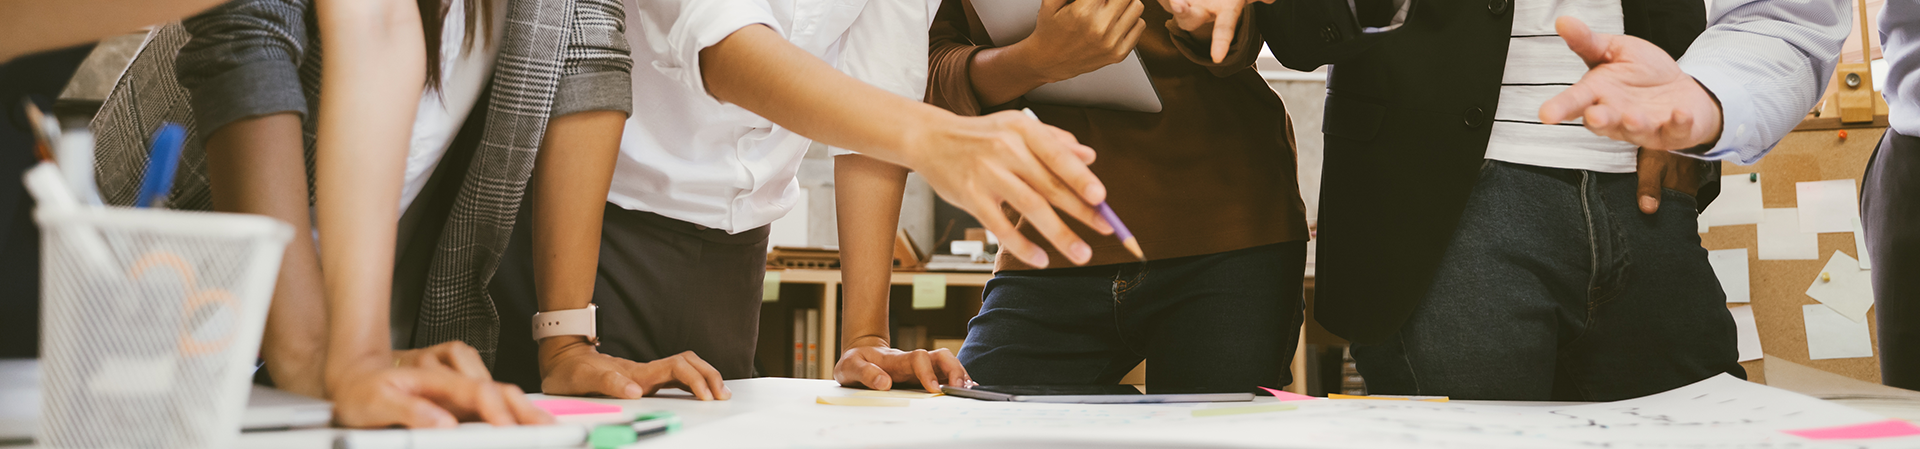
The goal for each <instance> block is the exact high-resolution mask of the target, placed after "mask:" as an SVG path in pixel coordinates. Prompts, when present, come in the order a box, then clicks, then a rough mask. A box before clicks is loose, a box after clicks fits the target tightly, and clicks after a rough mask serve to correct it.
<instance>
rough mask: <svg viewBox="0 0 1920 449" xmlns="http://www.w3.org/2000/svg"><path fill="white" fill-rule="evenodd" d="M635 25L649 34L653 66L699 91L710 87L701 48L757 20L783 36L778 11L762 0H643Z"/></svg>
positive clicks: (633, 18)
mask: <svg viewBox="0 0 1920 449" xmlns="http://www.w3.org/2000/svg"><path fill="white" fill-rule="evenodd" d="M632 12H633V13H632V14H630V15H629V16H628V19H629V22H628V23H629V24H630V25H632V26H635V27H639V28H638V29H636V30H635V31H634V32H636V33H639V34H640V35H641V36H644V39H642V40H643V41H644V42H646V45H645V48H634V49H633V51H635V52H649V53H650V55H649V56H651V58H648V59H650V60H652V61H653V64H652V65H653V67H652V69H653V70H657V71H659V72H660V73H661V74H663V75H666V76H667V78H669V79H672V80H674V81H678V82H680V84H682V85H685V86H687V87H688V88H691V89H693V90H694V91H696V92H706V91H707V85H706V82H705V80H704V78H703V75H702V74H701V73H700V50H704V49H706V48H707V47H710V46H713V44H717V43H720V41H721V40H723V39H726V38H727V36H730V35H733V32H735V31H739V30H740V29H741V28H746V27H748V26H751V25H756V24H758V25H766V26H767V27H768V28H772V29H773V30H774V31H778V32H780V33H781V35H783V36H784V35H786V33H785V32H784V31H782V30H781V29H780V23H779V22H777V21H775V20H774V16H773V10H772V8H771V7H770V6H768V5H767V3H766V2H765V1H758V0H638V3H637V5H636V8H635V9H634V10H633V11H632Z"/></svg>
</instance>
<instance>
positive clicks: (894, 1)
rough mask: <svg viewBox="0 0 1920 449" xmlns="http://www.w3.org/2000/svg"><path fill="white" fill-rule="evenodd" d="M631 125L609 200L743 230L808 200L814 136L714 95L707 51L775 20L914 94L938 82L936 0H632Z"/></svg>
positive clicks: (833, 56)
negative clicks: (931, 55)
mask: <svg viewBox="0 0 1920 449" xmlns="http://www.w3.org/2000/svg"><path fill="white" fill-rule="evenodd" d="M626 7H627V19H628V21H627V41H628V42H629V43H631V44H632V47H633V60H634V70H633V101H634V105H633V116H632V117H631V118H629V119H627V126H626V133H625V135H624V136H623V137H622V138H621V142H620V158H619V160H618V161H617V162H616V165H615V167H614V173H613V188H612V189H611V190H610V191H609V192H608V193H607V201H609V202H612V203H613V204H616V205H619V206H620V207H623V208H626V209H629V210H636V211H645V212H652V213H656V214H660V215H662V216H666V217H668V218H673V219H676V220H681V221H686V222H689V223H693V224H696V225H700V226H705V227H709V228H714V229H721V230H725V231H727V232H729V233H740V232H744V231H748V230H752V229H754V228H758V227H761V226H765V225H767V224H769V223H772V222H773V221H774V220H775V219H778V218H780V217H781V216H783V215H786V214H787V211H788V210H790V209H792V208H793V205H794V203H795V202H796V201H798V200H799V191H800V186H799V182H798V180H797V179H796V178H795V175H796V174H797V173H798V172H799V171H800V160H801V158H802V157H804V156H805V155H806V152H807V146H808V145H809V144H811V141H809V140H808V139H807V138H805V137H801V136H799V135H797V134H794V133H793V132H792V131H789V130H787V129H785V128H782V127H780V126H779V125H775V124H774V123H773V122H771V121H768V120H767V119H764V118H761V117H760V116H758V115H755V114H753V113H752V112H749V111H747V110H746V109H743V108H740V107H739V106H735V105H732V104H723V103H721V102H719V101H718V100H715V99H714V98H713V97H712V96H711V95H708V94H707V89H706V84H705V83H704V82H703V77H702V75H701V73H700V50H702V49H705V48H707V47H708V46H711V45H714V44H716V43H719V42H720V41H721V40H722V39H725V38H726V37H727V36H729V35H731V34H733V32H735V31H738V30H739V29H741V28H744V27H747V26H752V25H766V26H767V27H768V28H772V29H773V30H774V31H775V32H777V33H779V34H780V35H781V36H785V37H786V38H787V41H789V42H792V43H793V44H794V45H795V46H798V47H800V48H801V49H802V50H805V51H806V52H808V53H812V54H813V55H814V56H817V57H819V58H820V59H822V60H824V61H826V62H827V63H828V64H830V65H832V66H834V67H835V68H838V69H840V70H841V71H842V72H845V73H847V74H848V75H851V76H853V77H854V78H856V79H859V80H861V81H865V82H867V83H869V84H873V85H875V86H878V87H879V88H881V89H884V90H886V91H888V92H892V93H895V94H898V95H902V96H906V97H908V98H913V99H916V100H917V99H920V98H923V97H924V95H925V92H926V86H927V24H928V23H929V20H930V17H931V16H930V12H929V9H928V6H927V2H926V1H924V0H626Z"/></svg>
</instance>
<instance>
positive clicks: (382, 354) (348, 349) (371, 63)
mask: <svg viewBox="0 0 1920 449" xmlns="http://www.w3.org/2000/svg"><path fill="white" fill-rule="evenodd" d="M315 13H316V14H318V17H317V18H318V21H317V22H318V24H319V27H320V30H321V45H322V46H324V47H326V54H327V55H328V58H327V61H326V64H324V66H323V67H322V69H321V74H320V77H321V81H320V83H321V85H320V87H321V89H320V90H321V95H320V107H319V110H320V111H322V112H320V113H319V116H318V117H316V118H317V120H316V122H317V126H316V128H317V129H316V134H317V137H316V139H315V144H314V146H315V148H314V163H315V167H314V168H315V175H314V176H315V179H314V187H315V209H316V213H317V214H318V217H319V220H318V225H317V228H318V230H319V233H320V236H321V238H320V252H321V253H322V254H326V255H327V257H326V258H323V259H322V260H321V279H322V283H323V286H324V289H325V296H326V310H327V317H328V318H329V320H328V339H327V349H328V350H327V354H326V370H325V379H326V386H327V391H328V392H329V393H330V394H331V395H332V397H331V398H332V399H333V400H334V404H335V405H334V422H335V423H336V424H339V425H342V426H348V427H386V426H392V425H404V426H408V427H449V426H452V425H454V423H455V422H457V421H462V420H481V421H486V422H488V423H491V424H494V425H511V424H515V423H541V422H551V419H552V418H551V417H548V416H547V415H546V413H544V412H541V411H540V410H539V409H537V408H534V407H533V406H532V404H531V403H529V402H527V400H526V397H525V395H524V394H522V393H521V392H520V390H519V389H518V388H515V387H513V386H511V385H506V384H499V383H495V382H492V381H489V380H481V379H474V378H472V377H469V375H470V373H467V374H463V373H461V372H459V371H455V370H448V369H437V368H425V369H423V368H406V367H399V366H398V365H399V363H398V362H399V361H400V360H399V359H397V358H396V354H395V353H394V351H392V350H391V349H390V348H389V346H388V345H389V344H390V341H389V338H388V328H387V326H388V311H387V309H388V307H389V305H388V304H387V301H388V295H389V294H390V293H391V292H390V290H391V284H392V281H393V279H392V276H393V257H394V256H393V251H394V238H395V236H394V235H395V233H396V227H397V225H396V224H397V222H398V221H399V209H400V208H399V207H398V205H399V198H400V184H401V181H402V178H403V175H402V171H403V168H404V165H405V161H404V158H405V155H406V154H407V145H408V139H409V136H410V132H411V131H412V124H413V120H414V112H415V107H416V106H417V105H418V101H419V98H420V94H421V89H422V88H423V85H424V83H425V67H424V65H425V61H424V59H425V48H424V47H425V43H424V42H423V41H424V38H423V36H422V34H421V31H420V30H421V26H420V17H419V15H418V14H419V13H418V10H417V9H416V8H415V6H414V5H413V4H412V3H410V2H400V1H395V0H320V1H319V3H318V4H317V5H316V8H315ZM425 360H428V361H432V360H438V359H435V358H427V359H425Z"/></svg>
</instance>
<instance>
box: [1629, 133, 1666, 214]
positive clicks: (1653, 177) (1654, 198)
mask: <svg viewBox="0 0 1920 449" xmlns="http://www.w3.org/2000/svg"><path fill="white" fill-rule="evenodd" d="M1654 151H1658V150H1648V149H1645V148H1641V149H1640V150H1639V152H1640V157H1639V159H1640V163H1639V169H1638V170H1636V171H1635V173H1636V175H1637V176H1639V178H1640V186H1639V188H1638V189H1635V193H1634V197H1636V198H1639V201H1640V213H1643V214H1649V215H1651V214H1653V213H1654V212H1659V211H1660V181H1661V180H1662V179H1665V178H1666V177H1667V166H1666V164H1662V163H1659V161H1660V159H1659V157H1660V156H1663V155H1661V154H1650V153H1651V152H1654Z"/></svg>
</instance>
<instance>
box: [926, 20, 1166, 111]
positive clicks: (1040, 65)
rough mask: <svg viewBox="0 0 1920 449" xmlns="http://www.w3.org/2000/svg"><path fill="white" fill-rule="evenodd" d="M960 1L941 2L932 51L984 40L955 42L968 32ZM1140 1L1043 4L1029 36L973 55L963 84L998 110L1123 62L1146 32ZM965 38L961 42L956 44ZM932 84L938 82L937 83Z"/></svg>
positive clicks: (983, 49) (971, 39)
mask: <svg viewBox="0 0 1920 449" xmlns="http://www.w3.org/2000/svg"><path fill="white" fill-rule="evenodd" d="M960 2H961V0H948V1H946V2H942V5H941V9H940V12H939V14H938V15H936V17H935V18H934V21H935V24H936V26H935V27H934V28H933V30H932V32H933V33H934V34H935V36H934V37H933V45H934V46H935V47H936V48H934V49H933V50H934V51H935V52H939V51H942V50H945V49H946V47H953V46H970V45H967V44H962V43H961V42H967V41H973V42H983V41H985V40H986V39H985V36H957V35H956V34H958V33H964V31H961V30H966V29H967V28H968V26H967V23H966V17H965V14H964V13H963V12H962V10H961V5H960ZM1144 9H1145V6H1143V5H1141V4H1140V0H1082V1H1075V2H1071V3H1069V2H1067V0H1043V1H1042V2H1040V11H1039V15H1040V16H1039V18H1038V19H1037V20H1036V21H1035V23H1034V30H1033V34H1032V35H1029V36H1027V38H1026V39H1021V40H1020V41H1019V42H1014V43H1011V44H1003V45H1000V46H996V47H985V48H980V49H977V50H976V51H975V52H974V53H973V60H972V61H971V64H970V65H971V66H972V67H971V69H970V70H969V72H968V73H970V75H971V76H969V77H968V79H965V80H962V81H965V82H967V83H969V84H970V85H971V86H972V88H973V91H974V92H975V94H976V95H977V96H978V99H977V101H978V102H979V106H982V107H985V106H993V105H999V104H1004V103H1007V102H1010V101H1013V100H1014V99H1015V98H1019V97H1020V96H1021V95H1026V94H1027V92H1028V91H1032V90H1033V89H1034V88H1038V87H1040V86H1043V85H1046V84H1048V83H1053V82H1059V81H1065V80H1067V79H1068V78H1073V77H1075V76H1080V74H1083V73H1087V72H1091V71H1094V70H1097V69H1099V68H1101V67H1106V66H1108V65H1111V64H1113V63H1117V62H1120V61H1121V60H1123V59H1126V57H1127V53H1129V52H1132V51H1133V47H1134V44H1135V43H1137V42H1139V40H1140V33H1142V32H1144V31H1145V30H1146V27H1147V23H1146V21H1145V20H1142V19H1140V14H1141V12H1142V11H1143V10H1144ZM957 38H965V40H962V39H957ZM934 82H940V81H939V80H938V79H937V78H936V79H935V80H934Z"/></svg>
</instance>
